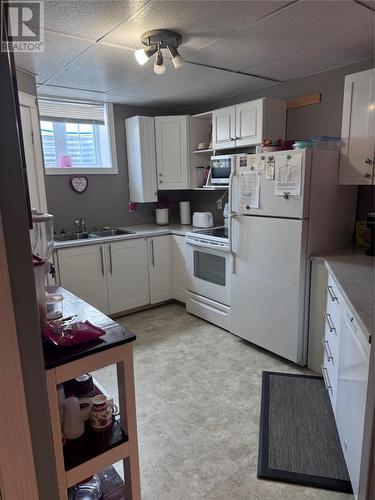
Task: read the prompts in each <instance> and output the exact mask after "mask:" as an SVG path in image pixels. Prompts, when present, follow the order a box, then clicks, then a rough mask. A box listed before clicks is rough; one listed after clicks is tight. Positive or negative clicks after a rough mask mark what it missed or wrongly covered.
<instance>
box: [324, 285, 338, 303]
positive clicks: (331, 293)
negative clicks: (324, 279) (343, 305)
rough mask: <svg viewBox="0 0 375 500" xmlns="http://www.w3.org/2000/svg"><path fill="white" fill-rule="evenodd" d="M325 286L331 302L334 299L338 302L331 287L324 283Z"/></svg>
mask: <svg viewBox="0 0 375 500" xmlns="http://www.w3.org/2000/svg"><path fill="white" fill-rule="evenodd" d="M326 288H327V292H328V293H329V295H330V297H331V300H332V302H334V301H335V300H337V302H338V301H339V299H338V298H337V297H336V295H335V292H334V291H333V288H332V287H331V286H330V285H326Z"/></svg>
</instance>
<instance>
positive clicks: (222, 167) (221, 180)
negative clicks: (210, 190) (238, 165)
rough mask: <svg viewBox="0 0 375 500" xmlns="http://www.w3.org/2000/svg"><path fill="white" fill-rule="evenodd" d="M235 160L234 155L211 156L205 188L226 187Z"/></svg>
mask: <svg viewBox="0 0 375 500" xmlns="http://www.w3.org/2000/svg"><path fill="white" fill-rule="evenodd" d="M235 158H236V157H235V156H234V155H220V156H211V160H210V171H209V174H208V178H207V186H228V185H229V178H230V174H231V172H232V169H234V167H235Z"/></svg>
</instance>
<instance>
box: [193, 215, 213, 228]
mask: <svg viewBox="0 0 375 500" xmlns="http://www.w3.org/2000/svg"><path fill="white" fill-rule="evenodd" d="M213 225H214V219H213V217H212V213H211V212H194V213H193V226H194V227H202V228H206V227H212V226H213Z"/></svg>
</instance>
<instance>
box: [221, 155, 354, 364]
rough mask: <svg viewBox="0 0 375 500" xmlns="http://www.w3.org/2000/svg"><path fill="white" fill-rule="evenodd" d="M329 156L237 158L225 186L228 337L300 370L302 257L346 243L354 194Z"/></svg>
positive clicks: (306, 267)
mask: <svg viewBox="0 0 375 500" xmlns="http://www.w3.org/2000/svg"><path fill="white" fill-rule="evenodd" d="M338 169H339V155H338V153H336V152H333V151H316V152H310V151H306V150H296V151H280V152H275V153H267V154H264V155H237V157H236V165H235V169H234V171H232V175H231V181H230V191H229V193H230V211H231V213H230V217H229V224H230V230H229V239H230V250H231V252H232V262H233V268H232V273H231V286H230V289H231V328H230V331H231V333H234V334H235V335H238V336H239V337H242V338H244V339H246V340H248V341H250V342H252V343H254V344H256V345H257V346H260V347H262V348H264V349H267V350H269V351H271V352H273V353H275V354H278V355H280V356H282V357H284V358H286V359H288V360H290V361H293V362H295V363H298V364H300V365H304V364H306V352H307V341H308V338H307V336H308V309H309V283H310V263H309V259H308V256H309V255H311V254H314V253H317V252H326V251H329V250H334V249H337V248H340V247H344V246H347V245H350V244H351V243H352V241H353V234H354V224H355V212H356V195H357V188H356V187H354V186H339V185H338V178H339V170H338Z"/></svg>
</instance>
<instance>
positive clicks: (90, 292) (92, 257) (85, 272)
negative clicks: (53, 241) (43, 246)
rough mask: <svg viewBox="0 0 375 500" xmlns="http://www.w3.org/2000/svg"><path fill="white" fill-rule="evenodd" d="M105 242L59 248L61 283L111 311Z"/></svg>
mask: <svg viewBox="0 0 375 500" xmlns="http://www.w3.org/2000/svg"><path fill="white" fill-rule="evenodd" d="M104 247H105V245H85V246H79V247H70V248H64V249H61V250H58V251H57V255H58V264H59V275H60V284H61V286H62V287H64V288H66V289H67V290H69V291H70V292H72V293H74V294H75V295H77V296H78V297H80V298H81V299H82V300H84V301H85V302H88V303H89V304H91V305H92V306H94V307H96V308H97V309H99V311H102V312H103V313H108V298H107V278H106V268H105V262H104V250H105V248H104Z"/></svg>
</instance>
